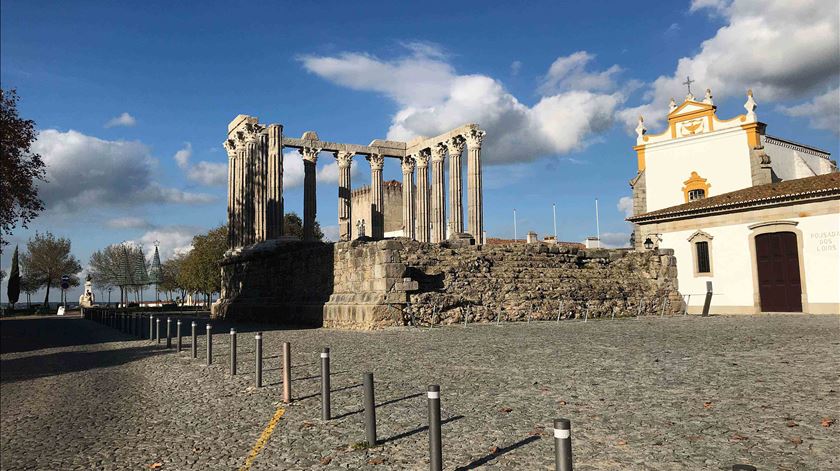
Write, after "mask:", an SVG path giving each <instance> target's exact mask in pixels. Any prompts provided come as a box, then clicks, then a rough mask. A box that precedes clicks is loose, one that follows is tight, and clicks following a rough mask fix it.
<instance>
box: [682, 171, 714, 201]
mask: <svg viewBox="0 0 840 471" xmlns="http://www.w3.org/2000/svg"><path fill="white" fill-rule="evenodd" d="M683 185H684V186H683V187H682V191H683V194H684V195H685V202H686V203H688V202H689V201H697V200H701V199H703V198H706V197H708V196H709V187H711V186H712V185H710V184H709V183H708V182H707V181H706V179H705V178H702V177H701V176H700V175H698V174H697V172H691V176H689V177H688V180H686V181H684V182H683Z"/></svg>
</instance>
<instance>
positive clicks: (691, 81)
mask: <svg viewBox="0 0 840 471" xmlns="http://www.w3.org/2000/svg"><path fill="white" fill-rule="evenodd" d="M696 81H697V80H691V77H689V76H688V75H686V76H685V82H683V85H686V86H688V94H689V95H691V84H692V83H694V82H696Z"/></svg>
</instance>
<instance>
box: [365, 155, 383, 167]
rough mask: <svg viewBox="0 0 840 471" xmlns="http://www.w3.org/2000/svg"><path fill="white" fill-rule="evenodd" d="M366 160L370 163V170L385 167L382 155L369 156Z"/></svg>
mask: <svg viewBox="0 0 840 471" xmlns="http://www.w3.org/2000/svg"><path fill="white" fill-rule="evenodd" d="M367 160H368V162H370V169H371V170H382V168H383V167H384V166H385V156H384V155H382V154H370V155H369V156H367Z"/></svg>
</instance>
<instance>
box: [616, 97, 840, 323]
mask: <svg viewBox="0 0 840 471" xmlns="http://www.w3.org/2000/svg"><path fill="white" fill-rule="evenodd" d="M756 106H757V105H756V102H755V100H754V99H753V95H752V92H751V91H750V92H748V94H747V101H746V104H745V105H744V107H745V109H746V114H742V115H739V116H735V117H734V118H731V119H727V120H721V119H718V117H717V115H716V107H715V106H714V103H713V101H712V96H711V92H710V91H708V90H707V91H706V97H705V98H704V99H703V100H696V99H695V98H694V97H693V96H692V95H691V94H690V93H689V95H688V96H687V97H686V99H685V101H684V102H683V103H682V104H681V105H677V104H676V103H675V102H674V101H673V100H672V101H671V109H670V112H669V113H668V128H667V129H666V130H665V131H664V132H662V133H661V134H656V135H651V134H648V133H647V129H646V128H645V126H644V122H643V119H642V118H641V117H640V118H639V125H638V127H637V128H636V133H637V139H636V146H635V147H634V148H633V149H634V150H635V151H636V158H637V161H638V173H637V175H636V177H635V178H633V179H632V180H631V181H630V186H631V188H632V189H633V216H632V217H630V218H628V220H629V221H630V222H632V223H633V226H634V232H633V238H634V244H635V248H636V249H637V250H655V249H672V250H673V251H674V256H675V257H676V260H677V268H678V273H679V275H678V281H679V289H680V292H681V293H682V294H683V295H684V298H685V299H686V300H687V302H688V307H687V310H688V313H689V314H692V313H693V314H697V313H700V312H702V311H703V307H704V302H705V298H706V296H705V294H706V292H707V289H708V288H709V287H711V290H712V292H713V295H712V296H711V303H710V309H709V312H710V313H712V314H758V313H762V312H805V313H811V314H840V173H838V172H837V164H836V163H835V162H833V161H832V160H830V155H829V154H828V152H825V151H822V150H819V149H817V148H814V147H811V146H808V145H804V144H799V143H796V142H793V141H790V140H787V139H780V138H777V137H772V136H770V135H767V134H766V132H765V130H766V127H767V126H766V125H765V124H764V123H761V122H760V121H758V118H757V116H756V113H755V110H756ZM709 283H711V284H709Z"/></svg>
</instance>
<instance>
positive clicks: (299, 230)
mask: <svg viewBox="0 0 840 471" xmlns="http://www.w3.org/2000/svg"><path fill="white" fill-rule="evenodd" d="M314 229H315V240H324V233H323V232H322V231H321V224H319V223H318V221H315V228H314ZM283 235H291V236H295V237H297V238H299V239H301V240H303V220H301V218H300V216H298V215H297V213H294V212H291V213H286V215H285V216H283Z"/></svg>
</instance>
